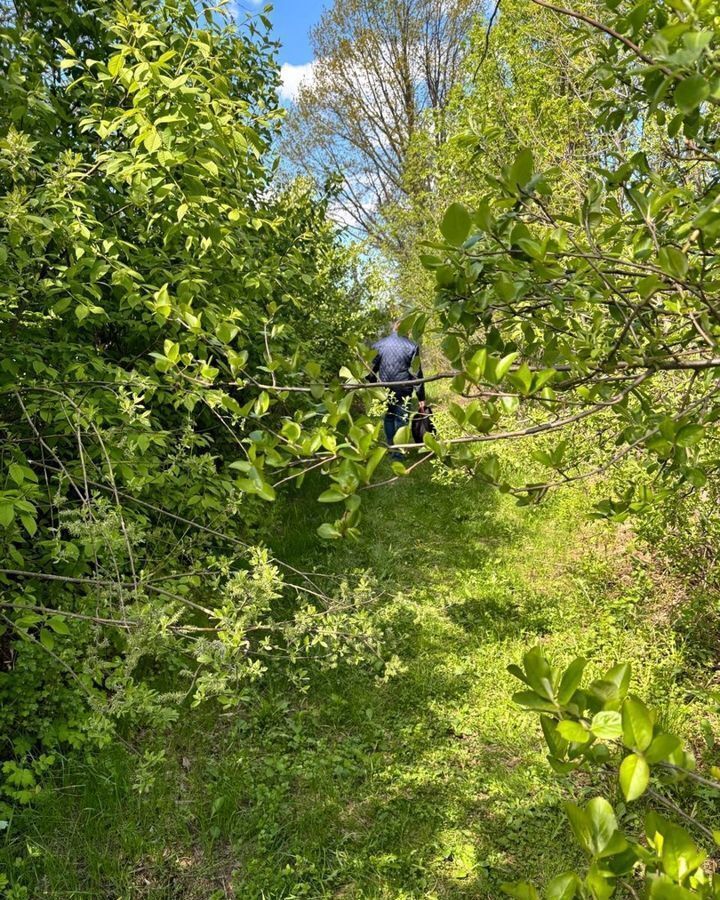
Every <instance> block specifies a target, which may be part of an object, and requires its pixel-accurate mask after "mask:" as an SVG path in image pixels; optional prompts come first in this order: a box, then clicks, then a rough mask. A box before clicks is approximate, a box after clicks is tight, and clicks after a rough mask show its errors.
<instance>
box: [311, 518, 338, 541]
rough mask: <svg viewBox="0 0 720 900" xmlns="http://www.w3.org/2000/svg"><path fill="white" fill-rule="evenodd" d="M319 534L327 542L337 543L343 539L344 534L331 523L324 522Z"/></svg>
mask: <svg viewBox="0 0 720 900" xmlns="http://www.w3.org/2000/svg"><path fill="white" fill-rule="evenodd" d="M317 533H318V534H319V535H320V537H321V538H322V539H323V540H325V541H336V540H338V539H339V538H341V537H342V533H341V532H340V531H339V530H338V529H337V528H336V527H335V525H331V524H330V523H329V522H323V524H322V525H321V526H320V527H319V528H318V530H317Z"/></svg>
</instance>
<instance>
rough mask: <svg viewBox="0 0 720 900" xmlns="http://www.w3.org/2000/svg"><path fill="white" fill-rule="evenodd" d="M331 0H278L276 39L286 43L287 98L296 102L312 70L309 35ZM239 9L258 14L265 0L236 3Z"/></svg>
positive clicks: (282, 58)
mask: <svg viewBox="0 0 720 900" xmlns="http://www.w3.org/2000/svg"><path fill="white" fill-rule="evenodd" d="M329 3H330V0H275V2H273V4H272V5H273V11H272V13H270V19H271V20H272V22H273V26H274V29H275V36H276V37H277V39H278V40H279V41H280V42H281V43H282V49H281V50H280V63H281V65H282V75H283V99H284V100H292V99H293V97H294V95H295V93H296V92H297V88H298V85H299V84H300V82H301V81H302V79H303V78H305V77H307V76H308V75H309V74H310V71H311V64H312V49H311V48H310V39H309V32H310V29H311V28H312V26H313V25H315V23H316V22H317V21H318V19H319V18H320V15H321V13H322V11H323V9H324V8H326V7H327V6H328V5H329ZM236 6H237V7H238V8H239V9H245V10H247V11H248V12H250V11H252V12H256V11H257V10H258V9H262V7H263V6H264V2H263V0H236Z"/></svg>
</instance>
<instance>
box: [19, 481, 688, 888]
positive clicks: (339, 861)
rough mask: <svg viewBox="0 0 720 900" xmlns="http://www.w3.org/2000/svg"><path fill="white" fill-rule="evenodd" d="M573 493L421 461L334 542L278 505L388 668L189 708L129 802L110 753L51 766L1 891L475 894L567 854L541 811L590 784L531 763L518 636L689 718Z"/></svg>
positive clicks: (277, 528) (655, 628)
mask: <svg viewBox="0 0 720 900" xmlns="http://www.w3.org/2000/svg"><path fill="white" fill-rule="evenodd" d="M587 502H588V500H587V496H586V494H585V493H584V492H583V491H582V490H580V489H577V490H576V489H573V490H568V491H566V492H563V493H560V494H557V495H556V496H554V497H553V498H551V499H550V501H549V502H548V503H547V504H546V505H544V506H542V507H541V508H537V509H519V508H517V507H516V506H515V505H514V503H513V501H512V500H511V499H510V498H508V497H506V496H502V495H500V494H498V493H496V492H493V491H490V490H487V489H484V488H482V487H481V486H479V485H478V484H476V483H472V482H467V483H466V482H458V483H455V484H451V485H447V484H443V483H440V480H434V479H433V477H432V476H431V473H430V472H429V471H426V472H424V473H423V474H419V475H418V477H417V478H414V479H412V480H408V481H402V482H399V483H397V484H395V485H392V486H391V487H389V488H387V489H383V490H378V491H373V492H371V493H370V495H369V496H368V497H367V498H366V507H367V508H366V513H365V519H364V525H363V534H362V537H361V539H360V540H359V541H358V542H356V543H347V544H331V545H327V544H323V543H322V542H320V541H319V540H318V539H316V537H315V528H316V526H317V525H318V524H319V522H320V521H321V516H322V513H323V512H324V510H323V509H322V508H319V507H317V506H314V505H312V504H310V503H308V502H307V498H306V497H305V496H304V495H299V496H298V498H297V500H296V501H295V502H288V503H287V504H284V505H283V507H282V508H281V509H279V510H278V512H277V515H276V519H275V520H274V524H273V535H272V542H273V545H274V546H275V548H276V550H277V551H278V552H279V553H282V556H283V558H284V559H286V560H287V561H289V562H291V563H296V564H299V563H301V564H302V566H303V568H306V569H307V568H309V567H310V566H311V565H314V566H317V567H318V568H320V569H323V570H324V571H330V572H336V573H347V572H350V571H353V570H361V569H367V570H371V571H372V572H373V573H374V576H375V578H376V581H377V585H378V588H379V589H380V590H381V591H382V593H383V602H382V608H381V610H380V612H379V613H378V615H380V616H381V617H382V619H383V621H384V624H385V628H386V632H387V637H388V645H389V649H390V650H391V651H392V652H393V653H395V654H397V657H398V661H399V665H398V666H397V669H398V671H397V672H396V674H394V675H392V676H391V677H388V678H386V679H383V678H380V677H378V675H377V673H373V672H369V671H367V670H366V669H363V670H360V669H345V668H340V669H338V670H337V671H336V672H335V673H333V674H332V676H331V677H327V675H323V677H322V678H316V679H311V680H310V681H309V682H308V683H306V684H305V685H304V686H303V688H302V689H298V688H297V687H295V686H292V687H291V686H288V685H287V684H283V683H279V682H278V681H274V682H273V681H270V682H269V683H268V685H267V689H266V690H265V691H264V693H263V695H262V698H261V699H260V700H259V701H258V702H256V703H254V704H253V705H251V706H250V708H248V709H247V710H245V711H244V712H243V713H242V714H241V716H240V717H238V716H236V715H233V716H221V717H220V718H218V719H216V720H215V721H213V720H212V717H211V716H209V715H208V713H207V712H205V713H201V712H194V713H191V714H189V715H188V716H186V717H184V720H183V722H182V724H181V725H180V727H177V728H175V729H174V730H173V731H172V732H171V733H169V734H168V736H167V743H166V746H165V750H166V755H165V759H164V762H162V763H161V764H159V765H158V766H155V767H153V766H151V765H149V764H148V767H147V768H148V774H147V778H146V779H145V781H144V788H145V791H144V793H138V791H137V790H136V789H134V788H133V787H132V785H133V782H138V780H139V781H140V782H143V770H142V766H141V767H140V772H139V771H138V761H137V759H136V758H135V757H133V756H132V755H130V754H128V753H127V751H126V750H125V749H123V748H122V747H121V746H117V747H113V748H108V750H106V751H105V752H104V753H103V754H102V755H101V757H100V759H99V761H97V762H96V763H94V764H93V765H92V766H91V765H89V764H79V763H78V762H74V763H72V764H68V766H67V769H66V770H65V772H64V773H63V776H62V778H60V779H59V781H58V784H57V786H56V788H55V789H52V790H48V791H46V792H45V794H44V795H42V796H41V797H40V799H39V801H38V803H37V805H36V807H35V808H33V809H31V810H28V811H26V812H24V813H23V814H21V815H19V816H18V817H17V818H16V820H15V821H14V822H13V823H12V825H11V828H10V829H9V831H8V832H6V840H5V847H4V850H3V856H4V859H3V860H2V864H3V868H4V869H5V871H6V872H7V873H8V875H9V877H10V879H11V883H15V884H20V885H24V886H26V888H27V890H28V894H27V895H26V896H29V897H58V898H60V897H107V898H118V897H122V898H158V900H159V898H173V897H186V898H198V900H199V898H209V897H210V898H220V897H225V896H235V897H241V898H247V900H253V898H257V900H261V898H273V900H275V898H278V900H279V898H287V900H290V898H301V897H311V898H373V900H405V898H420V897H423V898H437V900H445V898H488V900H490V898H497V897H499V896H500V891H499V884H500V883H501V882H502V881H504V880H507V879H513V878H518V877H523V878H528V879H535V880H538V881H545V880H546V879H547V878H549V877H551V876H552V875H553V874H556V873H558V872H561V871H563V870H564V869H566V868H568V867H569V866H572V865H573V864H574V863H575V862H576V861H577V852H578V851H577V850H576V848H575V846H574V843H573V841H572V840H571V838H570V835H569V829H568V828H567V827H566V824H565V821H564V817H563V816H562V813H561V811H560V807H561V803H562V800H563V798H566V797H567V796H568V795H569V794H570V793H573V794H575V795H576V796H579V797H582V796H583V795H588V796H590V795H592V792H593V791H592V785H590V784H589V783H582V782H581V781H578V780H575V781H574V782H569V781H567V780H563V779H561V778H558V777H557V776H555V775H553V774H552V772H551V771H550V769H549V767H548V766H547V764H546V762H545V759H544V754H543V751H542V746H541V742H540V739H539V728H538V727H537V723H536V721H535V720H534V718H526V717H525V716H523V714H521V713H520V712H519V711H518V710H517V709H516V708H515V707H514V705H513V703H512V701H511V694H512V692H513V691H514V690H516V685H515V684H514V683H513V682H514V679H512V678H511V677H510V676H509V675H508V674H507V672H506V670H505V669H506V666H507V665H508V663H510V662H515V661H517V660H518V659H519V658H520V656H521V655H522V653H523V652H524V651H525V650H526V649H528V648H529V647H530V646H532V645H533V644H535V643H537V642H538V641H541V642H542V643H543V644H544V645H545V647H546V649H547V651H548V653H549V654H550V655H551V656H555V657H557V658H559V659H561V660H567V659H569V658H570V657H571V656H573V655H576V654H579V653H582V654H584V655H586V656H587V657H588V658H589V659H590V660H591V663H592V661H593V660H597V662H598V665H602V664H603V663H604V662H605V661H606V660H609V659H610V660H613V659H614V660H619V659H627V660H630V661H631V662H632V664H633V670H634V682H633V683H634V686H635V690H636V692H638V693H639V694H641V695H643V696H645V697H646V698H647V699H648V700H649V701H653V702H656V703H658V702H660V701H662V706H663V708H665V709H666V711H667V716H668V720H669V723H672V724H673V725H674V726H675V727H680V728H681V729H682V730H685V731H686V732H687V731H688V729H689V728H690V727H691V723H692V722H695V725H696V724H697V721H698V719H699V718H701V715H700V713H699V712H698V711H697V710H696V709H695V708H694V703H695V701H694V700H692V699H690V700H688V697H687V696H685V686H686V684H687V681H686V679H687V676H688V674H689V671H690V670H689V666H690V665H691V664H690V662H688V660H689V656H688V653H687V649H686V646H685V638H684V637H683V633H682V632H676V631H675V630H674V629H673V628H672V627H669V625H668V621H667V617H665V616H663V615H660V614H659V613H658V604H660V603H661V602H662V596H663V591H662V590H660V588H658V586H657V585H656V584H654V582H653V578H652V577H650V574H649V573H648V566H649V565H650V563H649V562H648V560H647V558H645V557H641V556H638V558H637V559H636V560H633V556H634V549H633V543H632V536H631V535H630V533H629V532H627V531H626V530H618V529H617V528H610V527H607V526H604V525H601V524H599V523H590V522H589V521H588V520H587V518H586V510H587ZM694 713H696V715H694ZM139 743H140V746H142V739H140V742H139ZM153 773H155V777H154V778H153V777H152V776H153ZM18 896H22V893H19V894H18Z"/></svg>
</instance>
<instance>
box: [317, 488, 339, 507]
mask: <svg viewBox="0 0 720 900" xmlns="http://www.w3.org/2000/svg"><path fill="white" fill-rule="evenodd" d="M343 500H345V494H343V493H342V491H341V490H340V489H339V488H335V487H332V488H329V489H328V490H327V491H323V493H322V494H320V496H319V497H318V502H319V503H341V502H342V501H343Z"/></svg>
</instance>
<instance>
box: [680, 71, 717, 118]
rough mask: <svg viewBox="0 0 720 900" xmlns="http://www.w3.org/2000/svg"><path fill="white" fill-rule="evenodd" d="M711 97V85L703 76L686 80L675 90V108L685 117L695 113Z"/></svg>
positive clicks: (693, 76)
mask: <svg viewBox="0 0 720 900" xmlns="http://www.w3.org/2000/svg"><path fill="white" fill-rule="evenodd" d="M709 95H710V85H709V84H708V82H707V81H706V80H705V78H703V76H702V75H691V76H690V77H689V78H684V79H683V80H682V81H681V82H680V84H679V85H678V86H677V87H676V88H675V98H674V99H675V106H677V108H678V109H679V110H680V112H681V113H684V114H685V115H687V114H689V113H692V112H694V111H695V110H696V109H697V108H698V106H700V104H701V103H702V102H703V100H706V99H707V98H708V97H709Z"/></svg>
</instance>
